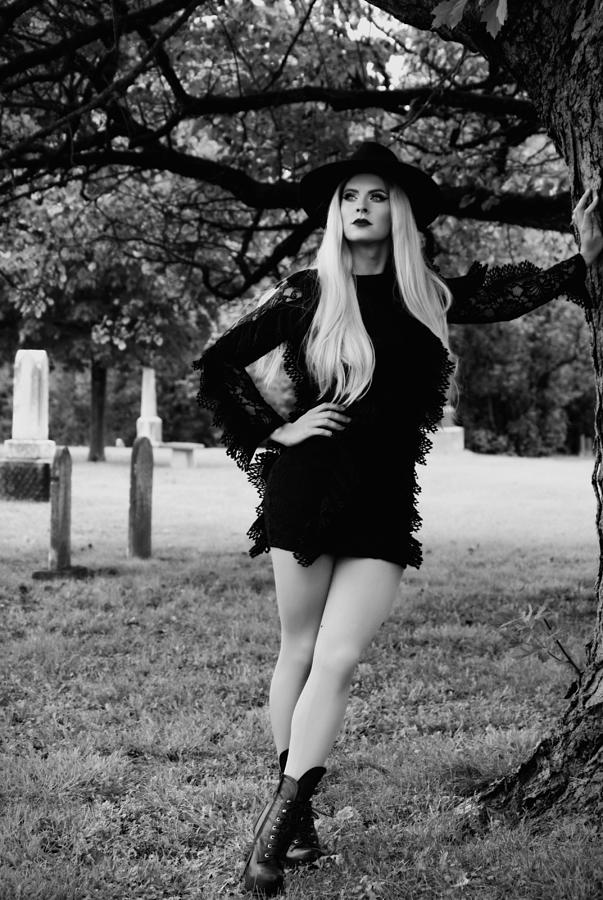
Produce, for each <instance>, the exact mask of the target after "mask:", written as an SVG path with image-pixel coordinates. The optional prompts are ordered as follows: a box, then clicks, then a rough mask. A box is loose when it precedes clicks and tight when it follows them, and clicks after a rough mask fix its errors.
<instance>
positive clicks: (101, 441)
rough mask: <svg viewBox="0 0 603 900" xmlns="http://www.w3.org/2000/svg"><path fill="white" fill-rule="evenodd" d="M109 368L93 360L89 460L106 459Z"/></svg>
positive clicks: (101, 460)
mask: <svg viewBox="0 0 603 900" xmlns="http://www.w3.org/2000/svg"><path fill="white" fill-rule="evenodd" d="M106 395H107V369H106V368H105V366H103V365H102V364H101V363H99V362H96V361H95V360H92V365H91V368H90V446H89V449H88V461H89V462H104V461H105V399H106Z"/></svg>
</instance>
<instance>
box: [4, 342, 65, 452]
mask: <svg viewBox="0 0 603 900" xmlns="http://www.w3.org/2000/svg"><path fill="white" fill-rule="evenodd" d="M4 446H5V449H6V455H7V457H8V458H9V459H47V460H50V459H52V457H53V455H54V451H55V448H56V444H55V442H54V441H49V440H48V354H47V353H46V351H45V350H17V355H16V357H15V380H14V387H13V430H12V438H11V439H10V440H8V441H5V444H4Z"/></svg>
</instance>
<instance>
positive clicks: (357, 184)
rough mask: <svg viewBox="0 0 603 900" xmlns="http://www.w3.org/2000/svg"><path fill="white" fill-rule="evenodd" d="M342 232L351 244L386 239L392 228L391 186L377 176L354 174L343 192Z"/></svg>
mask: <svg viewBox="0 0 603 900" xmlns="http://www.w3.org/2000/svg"><path fill="white" fill-rule="evenodd" d="M341 219H342V222H343V233H344V236H345V237H346V239H347V240H348V241H349V242H350V243H353V244H354V243H375V242H383V241H386V240H387V239H388V238H389V236H390V234H391V230H392V216H391V210H390V205H389V188H388V186H387V184H386V183H385V181H384V180H383V179H382V178H380V177H379V176H378V175H368V174H367V175H354V177H353V178H350V180H349V181H348V182H347V183H346V185H345V187H344V189H343V193H342V195H341Z"/></svg>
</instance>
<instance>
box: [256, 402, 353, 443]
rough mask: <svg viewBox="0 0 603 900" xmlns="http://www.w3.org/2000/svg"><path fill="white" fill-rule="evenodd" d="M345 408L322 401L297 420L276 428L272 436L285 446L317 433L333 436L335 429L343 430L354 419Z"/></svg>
mask: <svg viewBox="0 0 603 900" xmlns="http://www.w3.org/2000/svg"><path fill="white" fill-rule="evenodd" d="M344 409H345V407H344V406H341V405H340V404H338V403H320V404H319V405H318V406H313V407H312V409H309V410H308V412H305V413H304V414H303V415H302V416H300V417H299V419H296V420H295V422H285V424H284V425H281V426H280V427H279V428H277V429H275V431H273V432H272V434H271V435H270V437H271V438H272V439H273V440H275V441H278V442H279V444H284V445H285V447H292V446H293V445H294V444H300V443H301V442H302V441H305V440H306V438H309V437H315V436H316V435H322V436H323V437H332V436H333V432H334V431H342V430H343V429H344V428H345V426H346V425H347V423H348V422H351V421H352V420H351V417H350V416H347V415H345V413H344V412H343V410H344Z"/></svg>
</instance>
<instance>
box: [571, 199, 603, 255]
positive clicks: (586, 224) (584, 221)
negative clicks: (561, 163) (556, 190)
mask: <svg viewBox="0 0 603 900" xmlns="http://www.w3.org/2000/svg"><path fill="white" fill-rule="evenodd" d="M589 195H593V199H592V202H591V203H590V204H589V205H588V206H587V205H586V204H587V201H588V197H589ZM598 203H599V195H598V194H597V193H596V192H595V191H594V190H593V189H592V188H590V187H589V188H587V189H586V190H585V191H584V193H583V194H582V196H581V197H580V199H579V201H578V203H577V204H576V206H575V208H574V211H573V213H572V222H575V224H576V226H577V227H578V231H579V232H580V253H581V254H582V256H583V257H584V261H585V263H586V265H587V266H590V265H591V263H593V262H594V261H595V259H596V258H597V256H598V255H599V253H600V252H601V250H603V234H601V226H600V225H599V220H598V217H597V213H596V212H595V210H596V207H597V204H598Z"/></svg>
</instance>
